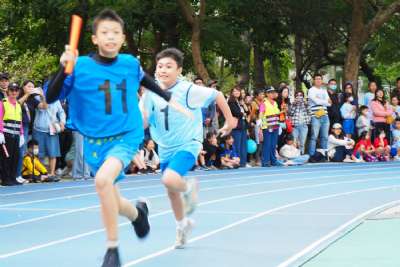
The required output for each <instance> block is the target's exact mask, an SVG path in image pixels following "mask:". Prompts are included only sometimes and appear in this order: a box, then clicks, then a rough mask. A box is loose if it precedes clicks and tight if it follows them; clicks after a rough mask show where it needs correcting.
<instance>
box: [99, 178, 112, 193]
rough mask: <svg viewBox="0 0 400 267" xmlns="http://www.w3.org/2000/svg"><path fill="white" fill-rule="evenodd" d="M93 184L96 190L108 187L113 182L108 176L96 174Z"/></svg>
mask: <svg viewBox="0 0 400 267" xmlns="http://www.w3.org/2000/svg"><path fill="white" fill-rule="evenodd" d="M95 185H96V190H97V191H103V190H104V189H106V188H108V187H112V186H113V182H112V181H111V179H110V178H107V177H104V176H96V179H95Z"/></svg>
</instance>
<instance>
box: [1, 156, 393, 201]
mask: <svg viewBox="0 0 400 267" xmlns="http://www.w3.org/2000/svg"><path fill="white" fill-rule="evenodd" d="M387 165H389V164H387V163H377V164H373V165H369V166H370V167H373V168H375V167H379V166H382V167H386V166H387ZM396 165H397V166H398V164H390V166H396ZM311 166H312V167H288V168H285V170H286V171H289V172H292V171H293V172H295V171H297V170H303V171H311V170H320V168H318V167H319V166H320V165H318V166H317V165H316V164H313V165H311ZM346 166H351V168H350V167H346ZM338 168H339V169H340V170H345V171H352V170H358V169H361V170H364V169H365V166H360V165H356V166H352V165H351V164H349V165H339V164H337V165H336V164H332V165H328V166H326V164H325V167H324V170H327V169H328V170H329V169H338ZM382 169H385V168H382ZM259 171H260V172H261V171H262V172H268V173H270V174H272V173H276V172H278V173H280V172H282V169H266V168H261V167H253V168H252V169H241V171H218V172H215V173H214V172H207V173H206V174H198V175H190V176H187V177H188V178H190V177H209V176H222V175H237V174H243V175H245V174H254V173H257V172H259ZM202 173H204V172H202ZM287 174H290V173H287ZM135 177H143V176H128V178H127V180H124V181H121V182H120V183H119V184H132V183H140V182H153V181H159V180H160V177H159V176H158V178H146V179H135ZM90 181H91V182H90V183H89V184H85V185H76V186H65V187H54V188H46V189H38V190H28V191H20V192H14V193H4V194H0V196H2V197H7V196H16V195H25V194H31V193H40V192H51V191H58V190H64V189H75V188H86V187H93V188H94V184H93V180H90ZM79 182H80V181H77V183H79ZM37 185H38V186H39V185H40V184H37ZM28 186H36V185H34V184H32V185H28Z"/></svg>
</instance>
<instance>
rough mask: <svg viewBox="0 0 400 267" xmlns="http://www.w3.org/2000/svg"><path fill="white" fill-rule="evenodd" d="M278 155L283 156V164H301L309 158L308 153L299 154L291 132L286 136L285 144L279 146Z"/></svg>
mask: <svg viewBox="0 0 400 267" xmlns="http://www.w3.org/2000/svg"><path fill="white" fill-rule="evenodd" d="M279 155H280V156H281V157H282V158H283V162H282V163H283V164H284V165H303V164H304V163H306V162H307V161H308V159H309V158H310V156H309V155H301V151H300V149H298V147H297V144H296V143H295V139H294V136H293V135H291V134H288V135H287V136H286V139H285V144H284V145H283V146H282V147H281V149H280V151H279Z"/></svg>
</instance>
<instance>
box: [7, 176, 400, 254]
mask: <svg viewBox="0 0 400 267" xmlns="http://www.w3.org/2000/svg"><path fill="white" fill-rule="evenodd" d="M397 179H398V178H384V179H375V180H379V181H383V180H397ZM366 181H367V180H355V181H346V182H330V183H324V184H316V185H312V186H297V187H291V188H285V189H277V190H267V191H261V192H255V193H249V194H243V195H236V196H231V197H225V198H220V199H214V200H210V201H205V202H202V203H199V205H198V206H205V205H210V204H214V203H220V202H224V201H229V200H234V199H241V198H248V197H253V196H260V195H266V194H271V193H276V192H284V191H295V190H299V189H306V188H316V187H323V186H330V185H338V184H349V183H364V182H366ZM398 187H400V185H392V186H386V187H378V188H398ZM366 190H367V191H368V190H370V189H366ZM361 191H362V190H361ZM352 192H353V191H352ZM340 194H343V193H340ZM285 206H286V205H285ZM278 210H279V209H278ZM278 210H276V209H272V212H275V211H278ZM170 213H172V211H171V210H166V211H163V212H159V213H155V214H153V215H151V216H150V218H156V217H160V216H162V215H166V214H170ZM130 224H131V223H130V222H125V223H120V224H119V225H118V226H119V227H123V226H126V225H130ZM101 232H104V228H100V229H97V230H93V231H89V232H85V233H82V234H78V235H74V236H70V237H67V238H63V239H59V240H54V241H51V242H48V243H44V244H40V245H35V246H32V247H29V248H26V249H22V250H17V251H13V252H10V253H6V254H1V255H0V259H5V258H9V257H12V256H16V255H20V254H24V253H27V252H31V251H35V250H38V249H42V248H46V247H51V246H54V245H57V244H62V243H65V242H68V241H71V240H76V239H79V238H82V237H86V236H90V235H93V234H97V233H101Z"/></svg>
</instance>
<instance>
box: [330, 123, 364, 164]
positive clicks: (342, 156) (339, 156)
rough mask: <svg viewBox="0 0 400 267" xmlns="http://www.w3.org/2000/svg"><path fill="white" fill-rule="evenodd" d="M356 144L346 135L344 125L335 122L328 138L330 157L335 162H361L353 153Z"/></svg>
mask: <svg viewBox="0 0 400 267" xmlns="http://www.w3.org/2000/svg"><path fill="white" fill-rule="evenodd" d="M354 145H355V142H354V140H352V139H350V138H347V137H346V136H345V135H344V133H343V131H342V126H341V125H340V124H339V123H335V124H334V125H333V126H332V134H330V135H329V138H328V158H329V159H330V160H331V161H333V162H359V160H358V159H357V157H356V156H354V155H353V147H354Z"/></svg>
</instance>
